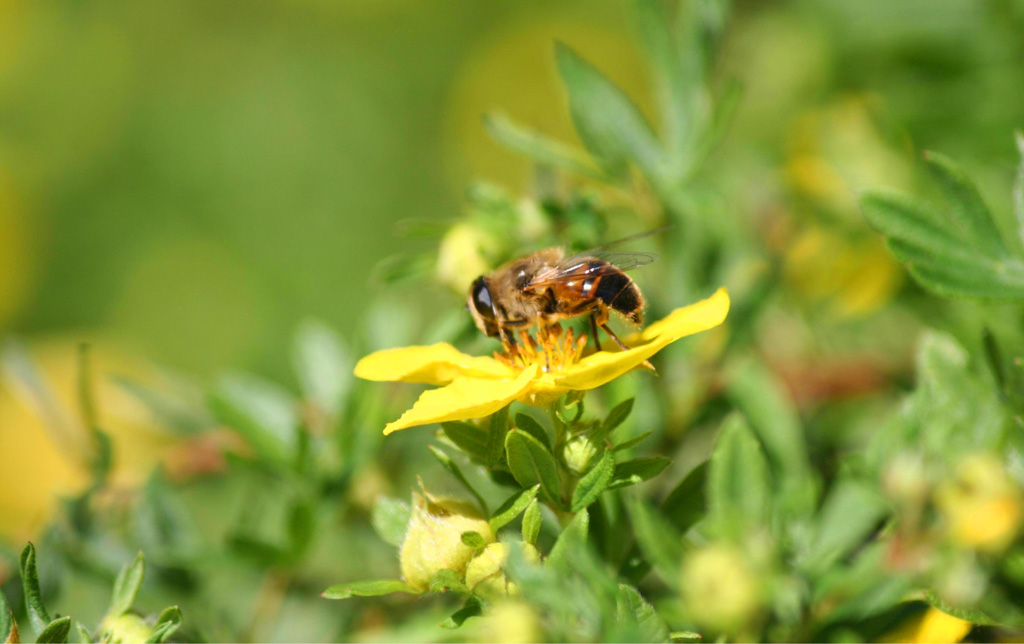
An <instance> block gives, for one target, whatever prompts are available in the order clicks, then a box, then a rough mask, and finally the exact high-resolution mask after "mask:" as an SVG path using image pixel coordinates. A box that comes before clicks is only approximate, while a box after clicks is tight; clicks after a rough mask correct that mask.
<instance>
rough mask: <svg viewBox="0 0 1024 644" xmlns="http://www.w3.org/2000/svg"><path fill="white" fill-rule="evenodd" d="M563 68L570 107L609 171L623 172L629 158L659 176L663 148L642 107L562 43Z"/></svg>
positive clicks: (560, 58)
mask: <svg viewBox="0 0 1024 644" xmlns="http://www.w3.org/2000/svg"><path fill="white" fill-rule="evenodd" d="M555 59H556V63H557V66H558V73H559V75H560V76H561V78H562V82H563V83H564V84H565V88H566V90H567V91H568V93H569V111H570V114H571V116H572V121H573V124H574V125H575V126H576V132H577V134H579V137H580V140H581V141H583V144H584V145H586V146H587V149H588V150H589V151H590V153H591V154H593V155H594V157H595V159H596V160H597V162H598V163H599V165H601V166H602V167H603V168H604V169H605V170H606V171H607V172H608V173H609V174H611V175H613V176H617V177H623V176H624V175H625V173H626V169H627V166H628V164H629V163H631V162H632V163H635V164H636V166H637V167H638V168H640V170H641V171H643V172H644V173H645V174H647V175H648V177H650V178H652V179H653V180H657V178H658V174H659V170H660V164H661V157H662V154H661V149H660V147H659V144H658V140H657V138H656V137H655V136H654V132H653V131H652V130H651V126H650V125H649V124H648V123H647V121H646V120H645V119H644V117H643V115H642V114H641V113H640V110H638V109H637V107H636V105H635V104H634V103H633V101H631V100H630V99H629V97H627V96H626V95H625V94H624V93H623V92H622V90H620V89H619V88H618V87H616V85H615V84H614V83H612V82H611V81H610V80H608V78H607V77H606V76H605V75H604V74H602V73H601V72H600V71H598V70H597V69H596V68H595V67H593V66H592V65H591V64H590V63H588V62H587V61H585V60H583V59H582V58H580V57H579V55H577V54H576V53H575V52H574V51H572V49H570V48H569V47H567V46H565V45H563V44H561V43H559V44H558V45H557V47H556V50H555Z"/></svg>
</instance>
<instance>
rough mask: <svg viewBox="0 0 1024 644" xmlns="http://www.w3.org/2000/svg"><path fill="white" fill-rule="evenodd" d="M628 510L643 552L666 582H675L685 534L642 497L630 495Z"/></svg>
mask: <svg viewBox="0 0 1024 644" xmlns="http://www.w3.org/2000/svg"><path fill="white" fill-rule="evenodd" d="M626 511H627V512H628V514H629V519H630V524H631V525H632V528H633V534H634V535H635V536H636V541H637V545H638V546H639V547H640V552H642V553H643V555H644V557H645V558H646V559H647V561H648V562H650V563H651V565H653V566H654V568H655V570H657V571H658V573H659V574H661V575H662V578H663V579H664V580H665V581H666V582H668V583H669V584H673V585H674V584H676V583H677V581H678V580H677V577H678V574H676V571H678V570H679V566H680V565H681V562H682V559H683V540H682V535H681V534H680V533H679V532H678V531H677V530H676V529H675V528H674V527H673V526H672V525H671V524H670V523H669V522H668V521H666V520H665V519H664V518H662V516H661V515H660V514H658V513H657V512H655V511H654V510H653V509H651V508H650V507H648V505H647V504H646V503H645V502H644V501H643V500H642V499H639V498H633V499H631V500H630V501H629V502H627V503H626Z"/></svg>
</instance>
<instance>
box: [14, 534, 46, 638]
mask: <svg viewBox="0 0 1024 644" xmlns="http://www.w3.org/2000/svg"><path fill="white" fill-rule="evenodd" d="M18 561H19V564H20V568H21V586H22V589H23V591H24V593H25V606H26V612H28V618H29V621H30V622H31V623H32V626H33V627H35V628H36V629H38V630H42V629H43V628H45V627H46V625H47V624H49V623H50V621H51V619H50V613H49V612H48V611H47V610H46V606H45V604H43V593H42V591H41V590H40V588H39V569H38V567H37V566H36V547H35V546H34V545H32V544H31V543H28V544H26V545H25V547H24V548H22V550H21V556H20V557H19V559H18Z"/></svg>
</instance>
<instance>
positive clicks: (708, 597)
mask: <svg viewBox="0 0 1024 644" xmlns="http://www.w3.org/2000/svg"><path fill="white" fill-rule="evenodd" d="M681 580H682V589H683V601H684V602H685V608H686V611H687V613H688V614H689V615H690V617H691V619H693V621H694V622H695V623H696V624H698V625H699V626H700V627H702V628H706V629H709V630H712V631H715V632H719V633H737V632H739V631H742V630H743V629H745V628H747V627H748V625H749V624H750V622H751V621H752V620H753V619H754V618H755V617H756V616H757V614H758V613H759V612H760V609H761V599H762V598H761V590H760V583H759V582H758V579H757V577H756V575H755V574H754V571H753V570H751V567H750V565H749V563H748V562H747V560H746V559H745V558H744V557H743V554H742V553H741V552H740V551H738V550H736V549H735V548H733V547H731V546H724V545H712V546H708V547H706V548H703V549H701V550H697V551H695V552H693V553H692V554H691V555H690V556H689V557H688V558H687V559H686V561H685V562H684V563H683V570H682V577H681Z"/></svg>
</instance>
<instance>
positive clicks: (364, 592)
mask: <svg viewBox="0 0 1024 644" xmlns="http://www.w3.org/2000/svg"><path fill="white" fill-rule="evenodd" d="M392 593H407V594H410V595H419V594H420V591H418V590H416V589H415V588H412V587H411V586H409V585H408V584H406V583H405V582H404V581H398V580H397V579H376V580H373V581H356V582H352V583H351V584H337V585H335V586H331V587H330V588H328V589H327V590H325V591H324V592H322V593H321V594H320V596H321V597H325V598H327V599H348V598H349V597H377V596H379V595H390V594H392Z"/></svg>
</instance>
